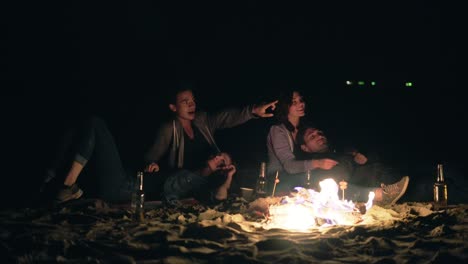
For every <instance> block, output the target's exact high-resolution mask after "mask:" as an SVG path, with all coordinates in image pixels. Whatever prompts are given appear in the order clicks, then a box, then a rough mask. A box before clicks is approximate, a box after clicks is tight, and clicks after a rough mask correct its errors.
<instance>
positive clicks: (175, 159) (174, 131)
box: [145, 106, 254, 168]
mask: <svg viewBox="0 0 468 264" xmlns="http://www.w3.org/2000/svg"><path fill="white" fill-rule="evenodd" d="M252 118H254V115H253V114H252V107H250V106H248V107H244V108H243V109H228V110H225V111H222V112H219V113H216V114H208V113H206V112H197V114H196V116H195V119H194V120H193V121H192V124H193V126H195V127H197V128H198V129H199V130H200V132H201V134H202V135H203V136H204V137H205V139H206V141H207V142H208V144H210V146H212V147H213V148H214V149H217V150H219V148H218V146H217V145H216V141H215V139H214V137H213V134H214V133H215V132H216V130H218V129H222V128H228V127H234V126H237V125H240V124H242V123H245V122H247V121H248V120H250V119H252ZM167 151H169V161H168V162H169V164H168V165H169V167H170V168H183V167H184V129H183V127H182V124H181V123H180V122H179V120H178V119H177V118H175V119H173V120H171V121H169V122H166V123H164V124H162V126H161V127H160V128H159V130H158V132H157V135H156V139H155V141H154V143H153V145H152V147H151V148H150V149H149V151H148V152H147V153H146V155H145V161H146V162H147V164H149V163H152V162H155V163H158V162H159V160H160V159H161V158H162V157H163V156H164V155H165V154H166V152H167ZM207 158H208V157H207Z"/></svg>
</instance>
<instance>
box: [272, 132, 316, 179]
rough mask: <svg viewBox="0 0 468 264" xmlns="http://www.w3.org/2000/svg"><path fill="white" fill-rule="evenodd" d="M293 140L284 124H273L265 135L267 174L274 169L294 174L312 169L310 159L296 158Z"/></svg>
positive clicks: (274, 170) (273, 171)
mask: <svg viewBox="0 0 468 264" xmlns="http://www.w3.org/2000/svg"><path fill="white" fill-rule="evenodd" d="M294 145H295V143H294V140H293V137H292V134H291V132H289V131H288V129H287V128H286V126H285V125H284V124H279V125H273V126H271V128H270V132H269V133H268V136H267V148H268V166H267V171H268V174H272V173H275V172H276V171H279V172H280V173H281V172H286V173H288V174H295V173H300V172H306V171H307V170H312V162H311V161H310V160H297V159H296V156H295V155H294Z"/></svg>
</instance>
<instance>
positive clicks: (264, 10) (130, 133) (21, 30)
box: [0, 0, 468, 182]
mask: <svg viewBox="0 0 468 264" xmlns="http://www.w3.org/2000/svg"><path fill="white" fill-rule="evenodd" d="M161 2H162V3H160V2H158V1H109V2H107V3H96V2H91V3H84V2H83V1H65V2H59V3H54V4H50V3H42V2H34V3H29V4H23V3H13V4H7V5H8V6H4V7H2V8H1V11H0V12H1V20H0V21H1V27H2V32H3V33H2V39H4V41H2V42H3V44H2V45H3V48H2V49H1V57H2V59H1V62H0V66H1V68H0V69H1V71H0V81H1V84H0V85H1V86H2V94H3V95H2V96H1V97H0V98H1V100H2V104H1V112H2V120H3V127H4V128H3V133H6V134H5V136H3V139H4V140H5V143H6V144H4V145H6V149H4V151H3V152H4V155H5V156H6V158H4V159H3V160H4V161H5V160H6V161H7V164H8V166H7V167H8V171H12V172H17V171H21V173H20V175H26V176H30V175H31V174H34V175H38V174H40V167H41V162H42V161H43V159H45V156H47V155H48V151H50V150H49V149H48V148H47V146H48V143H47V142H49V141H50V140H53V139H54V137H55V136H56V134H57V133H58V132H57V131H58V130H60V128H61V127H63V125H64V124H65V123H67V122H69V121H72V120H73V118H74V117H75V116H77V115H80V114H98V115H100V116H102V117H103V118H105V119H106V121H108V123H109V125H110V127H111V129H112V132H113V133H114V135H115V136H116V139H117V142H118V144H119V147H120V148H121V152H122V156H123V159H124V160H126V161H127V162H129V163H134V162H136V161H137V160H138V159H139V157H141V155H142V152H143V151H144V148H145V147H146V145H147V144H148V143H149V142H150V141H151V139H152V138H151V136H152V133H153V132H154V130H155V128H156V127H157V124H158V121H159V119H160V118H159V117H160V116H161V113H164V112H165V110H166V107H165V106H162V105H161V102H162V98H163V93H161V92H160V90H165V89H170V88H168V87H170V86H171V85H172V84H173V83H174V82H178V81H181V80H184V81H189V82H190V83H191V84H192V85H193V86H194V87H195V89H196V90H197V97H198V101H199V108H202V109H207V110H217V109H220V108H221V107H223V106H240V105H244V104H248V103H256V102H260V101H263V100H270V99H272V98H274V96H275V94H277V93H278V91H280V90H281V89H283V88H285V87H291V86H297V87H299V88H300V89H301V90H303V91H304V92H305V95H306V97H307V100H308V103H309V104H308V107H309V109H308V118H309V119H310V120H312V121H315V122H317V123H319V124H320V125H321V126H322V127H324V128H325V129H327V130H328V131H329V133H330V134H331V136H332V137H333V138H334V139H335V140H337V142H340V141H343V142H345V141H346V142H347V141H352V142H356V143H357V144H359V145H361V146H363V147H364V148H367V149H376V150H378V151H380V152H382V153H383V154H384V155H385V156H387V157H388V158H389V160H391V161H392V162H396V163H398V164H400V165H401V166H402V167H404V168H405V169H407V170H408V171H409V173H414V174H424V173H426V175H425V176H427V177H433V175H432V173H435V169H434V172H433V171H432V167H434V168H435V163H436V162H438V161H442V162H446V163H448V164H454V165H453V166H456V167H457V169H459V170H461V171H463V169H464V168H466V165H463V161H464V160H463V161H462V159H463V154H464V153H465V145H466V143H467V142H466V139H465V137H466V134H467V132H468V131H467V129H466V128H462V127H461V126H466V124H464V123H466V122H465V121H466V115H467V114H466V113H467V111H466V106H465V105H466V104H465V103H464V99H463V98H462V97H461V96H460V90H461V89H459V87H458V85H459V83H460V82H459V77H458V70H457V69H458V68H457V59H458V56H459V53H460V52H461V50H460V47H461V46H462V45H461V44H459V43H460V42H459V41H460V39H461V37H462V35H461V34H462V33H461V32H462V31H461V28H462V25H461V23H460V17H459V16H458V15H457V14H458V13H459V12H457V10H460V9H459V8H457V7H456V6H450V4H443V5H442V4H440V3H439V2H440V1H421V0H420V1H401V3H398V2H394V1H391V2H388V3H381V2H378V1H366V2H362V1H321V2H319V3H314V2H315V1H308V2H309V3H307V5H306V4H299V3H268V2H267V3H263V2H260V1H247V2H245V3H239V2H238V1H236V2H233V3H223V2H222V1H208V2H204V3H199V1H190V2H189V1H187V2H182V1H166V2H164V1H161ZM283 2H284V1H283ZM291 2H292V1H291ZM342 2H343V3H342ZM406 2H408V3H406ZM410 2H411V3H410ZM2 5H5V4H2ZM5 44H6V45H5ZM346 80H354V81H357V80H364V81H367V83H366V85H365V86H346V85H345V81H346ZM371 80H373V81H376V83H377V85H376V86H373V87H371V86H369V85H368V82H369V81H371ZM406 81H412V82H413V83H414V86H412V87H405V86H404V83H405V82H406ZM157 90H159V91H157ZM270 124H271V120H256V121H251V122H249V123H247V124H245V125H243V126H241V127H238V128H234V129H230V130H229V131H222V132H220V133H219V134H218V135H217V137H218V141H219V142H218V143H220V145H221V146H222V147H224V148H225V149H226V150H229V151H231V152H233V153H234V154H235V156H236V155H237V157H238V159H239V163H240V165H241V166H242V165H243V164H244V166H245V167H249V166H251V165H252V166H256V164H257V163H258V162H259V161H260V159H262V158H263V157H262V155H265V151H266V150H265V149H264V148H265V139H266V133H267V131H268V126H269V125H270ZM252 163H253V164H255V165H253V164H252ZM424 166H425V167H424ZM431 166H432V167H431ZM423 167H424V168H423ZM427 174H430V175H427ZM18 177H20V176H18ZM21 177H23V176H21ZM34 177H37V176H34ZM17 180H18V179H16V180H15V179H13V180H12V181H13V182H17Z"/></svg>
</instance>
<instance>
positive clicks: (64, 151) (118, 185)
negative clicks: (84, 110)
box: [49, 117, 136, 202]
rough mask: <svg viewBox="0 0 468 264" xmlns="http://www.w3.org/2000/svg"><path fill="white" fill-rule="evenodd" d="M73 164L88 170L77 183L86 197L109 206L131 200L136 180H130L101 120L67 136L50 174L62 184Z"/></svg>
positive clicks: (87, 122) (91, 121)
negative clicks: (106, 203)
mask: <svg viewBox="0 0 468 264" xmlns="http://www.w3.org/2000/svg"><path fill="white" fill-rule="evenodd" d="M74 161H76V162H79V163H80V164H82V165H84V166H85V167H84V169H83V171H82V172H81V173H80V175H79V177H78V180H77V182H78V185H79V186H80V187H81V188H82V189H83V191H84V193H85V195H87V196H88V195H89V196H95V197H96V198H101V199H104V200H106V201H110V202H123V201H129V200H130V197H131V196H130V194H131V189H132V186H133V180H132V179H133V177H127V172H126V171H125V170H124V168H123V166H122V162H121V159H120V155H119V152H118V150H117V146H116V144H115V141H114V138H113V136H112V134H111V133H110V131H109V129H108V128H107V125H106V124H105V122H104V121H103V120H102V119H100V118H97V117H92V118H88V119H86V120H84V121H83V122H79V124H76V125H75V126H74V127H72V128H71V129H70V130H69V131H68V132H67V133H66V135H65V136H64V138H63V140H62V141H61V143H60V146H59V149H58V152H57V156H56V158H55V159H54V161H53V163H52V166H51V168H50V169H49V174H52V175H53V174H55V175H56V176H60V177H58V178H59V179H60V180H63V179H64V178H65V177H66V174H67V173H68V170H69V169H70V167H71V164H72V163H73V162H74ZM135 175H136V173H135ZM62 182H63V181H62Z"/></svg>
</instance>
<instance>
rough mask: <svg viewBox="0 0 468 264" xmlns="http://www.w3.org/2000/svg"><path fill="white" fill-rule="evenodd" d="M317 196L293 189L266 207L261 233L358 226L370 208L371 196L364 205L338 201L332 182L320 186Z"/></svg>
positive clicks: (336, 190) (370, 194)
mask: <svg viewBox="0 0 468 264" xmlns="http://www.w3.org/2000/svg"><path fill="white" fill-rule="evenodd" d="M319 184H320V189H321V190H320V192H317V191H315V190H313V189H305V188H301V187H296V188H295V189H296V191H297V192H296V193H294V194H293V195H292V196H285V197H282V199H281V201H280V202H279V203H277V204H272V205H270V208H269V213H270V215H269V218H268V220H267V221H266V222H265V224H264V226H263V227H264V228H265V229H271V228H281V229H289V230H297V231H304V230H308V229H311V228H318V227H327V226H331V225H355V224H357V223H360V222H362V220H363V219H362V216H363V215H364V214H365V212H367V210H368V209H370V208H371V207H372V201H373V200H374V196H375V194H374V193H373V192H370V193H369V199H368V201H367V203H365V204H360V205H358V204H356V203H354V202H353V201H348V200H344V199H340V198H339V197H338V189H339V187H338V184H337V183H336V182H335V181H334V180H333V179H325V180H323V181H321V182H320V183H319Z"/></svg>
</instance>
